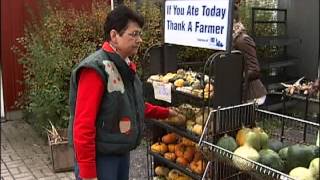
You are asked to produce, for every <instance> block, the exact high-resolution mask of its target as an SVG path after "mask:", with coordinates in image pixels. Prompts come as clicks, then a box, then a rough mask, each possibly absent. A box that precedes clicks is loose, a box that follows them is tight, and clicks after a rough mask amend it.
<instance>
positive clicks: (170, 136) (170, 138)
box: [162, 133, 178, 144]
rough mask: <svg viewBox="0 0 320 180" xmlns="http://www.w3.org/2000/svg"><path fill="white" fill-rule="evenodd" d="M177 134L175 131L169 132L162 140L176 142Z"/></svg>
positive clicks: (169, 142)
mask: <svg viewBox="0 0 320 180" xmlns="http://www.w3.org/2000/svg"><path fill="white" fill-rule="evenodd" d="M177 138H178V137H177V135H176V134H175V133H169V134H166V135H164V136H163V137H162V142H164V143H166V144H172V143H175V142H176V140H177Z"/></svg>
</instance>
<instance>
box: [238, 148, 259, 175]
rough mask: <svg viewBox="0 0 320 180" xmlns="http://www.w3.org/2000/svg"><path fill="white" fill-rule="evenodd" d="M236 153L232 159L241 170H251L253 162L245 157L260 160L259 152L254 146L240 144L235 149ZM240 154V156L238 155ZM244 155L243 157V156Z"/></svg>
mask: <svg viewBox="0 0 320 180" xmlns="http://www.w3.org/2000/svg"><path fill="white" fill-rule="evenodd" d="M234 154H235V155H236V156H233V157H232V161H233V163H234V165H235V166H236V167H238V168H239V169H241V170H250V169H251V162H249V161H247V160H245V159H243V158H246V159H250V160H252V161H258V159H259V157H260V156H259V153H258V152H257V151H256V150H255V149H254V148H253V147H250V146H248V145H244V146H240V147H238V148H237V149H236V150H235V151H234ZM238 156H240V157H238ZM241 157H243V158H241Z"/></svg>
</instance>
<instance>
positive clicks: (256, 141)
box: [244, 131, 260, 151]
mask: <svg viewBox="0 0 320 180" xmlns="http://www.w3.org/2000/svg"><path fill="white" fill-rule="evenodd" d="M244 144H245V145H248V146H251V147H253V148H254V149H256V150H257V151H259V150H260V134H258V133H256V132H253V131H249V132H248V133H247V134H246V135H245V143H244Z"/></svg>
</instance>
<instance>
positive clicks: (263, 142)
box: [253, 127, 269, 149]
mask: <svg viewBox="0 0 320 180" xmlns="http://www.w3.org/2000/svg"><path fill="white" fill-rule="evenodd" d="M253 132H255V133H257V134H258V136H259V139H260V149H268V142H269V136H268V134H267V133H266V132H264V130H263V129H262V128H260V127H255V128H253Z"/></svg>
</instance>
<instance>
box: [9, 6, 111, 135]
mask: <svg viewBox="0 0 320 180" xmlns="http://www.w3.org/2000/svg"><path fill="white" fill-rule="evenodd" d="M108 9H109V7H107V5H105V3H102V2H101V3H100V2H95V3H93V5H92V8H91V12H88V11H87V12H85V11H75V10H73V9H63V8H61V7H59V5H55V6H52V5H49V4H43V6H42V12H43V14H42V17H41V19H35V20H34V21H32V22H31V23H29V24H28V26H26V28H25V34H24V37H22V38H19V39H18V42H19V44H20V45H21V46H20V47H14V49H13V50H14V51H15V52H16V53H17V54H18V55H20V59H19V61H20V63H21V64H22V65H23V69H24V80H25V81H24V83H25V87H26V88H25V92H24V93H23V96H22V97H21V99H20V100H19V102H18V103H17V105H18V106H20V108H21V109H24V110H25V112H26V113H27V114H31V115H32V116H31V117H30V118H29V119H28V121H29V122H30V123H31V124H32V125H33V126H34V127H35V129H36V130H38V131H39V132H40V133H43V132H44V131H43V130H44V128H46V127H49V121H51V122H52V123H53V124H54V125H55V126H56V127H57V128H65V127H67V124H68V118H69V105H68V98H69V95H68V93H69V77H70V73H71V70H72V68H73V66H74V65H75V64H76V63H78V62H79V61H80V60H81V59H83V58H84V57H85V56H87V55H88V54H90V53H92V52H94V51H95V50H96V46H97V44H99V43H101V42H102V37H103V32H102V26H103V22H104V18H105V15H106V12H107V10H108Z"/></svg>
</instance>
